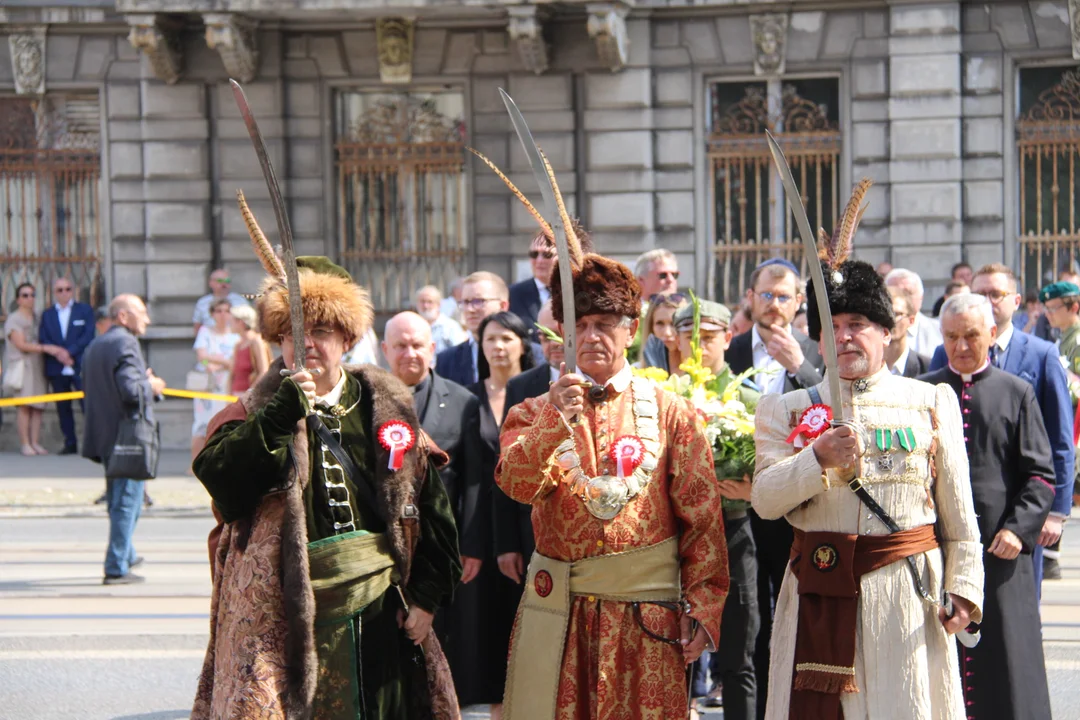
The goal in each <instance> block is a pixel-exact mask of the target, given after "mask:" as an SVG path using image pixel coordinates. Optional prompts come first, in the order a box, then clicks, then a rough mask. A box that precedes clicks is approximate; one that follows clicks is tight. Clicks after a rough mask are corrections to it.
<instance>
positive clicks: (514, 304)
mask: <svg viewBox="0 0 1080 720" xmlns="http://www.w3.org/2000/svg"><path fill="white" fill-rule="evenodd" d="M529 267H530V268H531V269H532V277H530V278H527V279H525V280H522V281H521V282H519V283H514V284H513V285H511V286H510V312H512V313H514V314H515V315H517V316H518V317H519V318H521V319H522V320H523V321H524V323H525V327H527V328H529V332H531V333H532V337H533V340H537V339H538V337H539V334H538V333H537V331H536V325H535V324H534V323H535V322H536V318H537V316H538V315H539V314H540V306H541V305H543V304H544V303H546V302H547V301H548V300H550V299H551V290H549V289H548V285H549V284H550V283H551V271H552V269H553V268H554V267H555V248H553V247H551V245H550V244H549V243H548V240H547V238H546V237H545V236H544V234H543V233H541V234H539V235H537V236H536V237H535V238H533V241H532V245H530V246H529Z"/></svg>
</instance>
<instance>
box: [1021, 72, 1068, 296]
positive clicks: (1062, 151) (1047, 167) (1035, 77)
mask: <svg viewBox="0 0 1080 720" xmlns="http://www.w3.org/2000/svg"><path fill="white" fill-rule="evenodd" d="M1051 82H1052V83H1053V84H1052V85H1051V86H1050V87H1046V85H1047V84H1049V83H1051ZM1020 84H1021V105H1020V108H1021V115H1020V119H1019V120H1018V121H1017V123H1016V148H1017V153H1018V155H1019V158H1018V160H1019V161H1018V163H1017V170H1018V172H1019V174H1020V178H1019V180H1020V182H1019V195H1020V198H1019V199H1020V237H1019V243H1018V244H1019V256H1020V277H1021V280H1022V282H1023V283H1024V286H1025V287H1029V288H1038V287H1041V286H1042V285H1044V284H1045V283H1047V282H1052V281H1053V280H1055V279H1056V277H1057V275H1058V274H1059V273H1061V272H1062V271H1063V270H1066V269H1072V268H1073V267H1074V263H1075V262H1076V258H1077V255H1078V251H1080V227H1078V221H1080V212H1078V206H1080V184H1078V183H1077V182H1076V171H1077V169H1078V167H1077V166H1078V165H1080V155H1078V153H1080V71H1077V70H1073V69H1070V68H1032V69H1030V70H1029V69H1023V70H1021V72H1020ZM1044 88H1045V89H1044Z"/></svg>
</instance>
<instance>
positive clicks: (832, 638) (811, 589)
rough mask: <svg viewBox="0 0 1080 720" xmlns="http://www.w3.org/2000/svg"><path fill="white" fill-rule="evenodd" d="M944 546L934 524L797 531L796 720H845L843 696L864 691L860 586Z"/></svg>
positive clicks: (793, 558)
mask: <svg viewBox="0 0 1080 720" xmlns="http://www.w3.org/2000/svg"><path fill="white" fill-rule="evenodd" d="M936 547H938V542H937V538H936V537H935V536H934V526H933V525H923V526H921V527H917V528H912V529H911V530H901V531H900V532H895V533H891V534H889V535H848V534H845V533H833V532H803V531H802V530H795V542H794V543H793V544H792V546H791V572H792V574H794V575H795V577H796V578H798V581H799V621H798V629H797V630H796V632H795V673H794V680H793V683H792V693H791V704H790V711H789V713H788V717H789V718H791V720H841V719H842V718H843V710H842V708H841V705H840V694H841V693H853V692H858V691H859V688H858V685H857V684H856V683H855V633H856V629H857V623H858V610H859V580H860V578H861V577H862V576H863V575H865V574H866V573H869V572H873V571H874V570H877V569H879V568H883V567H885V566H886V565H891V564H893V563H894V562H898V561H899V560H903V559H904V558H906V557H908V556H910V555H915V554H918V553H923V552H927V551H929V550H933V549H934V548H936Z"/></svg>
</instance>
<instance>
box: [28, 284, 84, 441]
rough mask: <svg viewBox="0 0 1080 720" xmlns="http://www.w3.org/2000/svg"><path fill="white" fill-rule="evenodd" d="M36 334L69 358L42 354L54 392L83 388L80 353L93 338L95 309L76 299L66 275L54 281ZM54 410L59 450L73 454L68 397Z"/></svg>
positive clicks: (72, 434)
mask: <svg viewBox="0 0 1080 720" xmlns="http://www.w3.org/2000/svg"><path fill="white" fill-rule="evenodd" d="M38 338H39V340H40V342H41V343H42V344H44V345H58V346H59V347H62V348H64V349H65V350H67V353H68V356H69V357H68V358H67V359H68V361H69V362H68V363H62V362H60V361H59V360H57V359H56V358H55V357H53V356H52V355H49V354H46V355H45V376H46V377H47V378H48V379H49V385H51V386H52V389H53V392H58V393H62V392H71V391H72V390H82V380H81V379H80V377H81V375H82V357H83V353H84V352H85V351H86V347H87V345H89V344H90V341H91V340H93V339H94V309H93V308H91V307H90V306H89V305H87V304H86V303H81V302H76V301H75V285H74V283H72V282H71V280H70V279H69V278H66V277H58V278H56V280H54V281H53V306H52V307H50V308H48V309H47V310H46V311H45V312H43V313H42V314H41V327H40V328H39V329H38ZM80 406H82V401H80ZM82 407H85V406H82ZM56 414H57V415H58V416H59V418H60V430H61V431H62V432H63V433H64V449H63V450H61V451H60V454H61V455H72V454H74V453H76V452H78V445H77V442H76V440H75V413H73V412H72V410H71V401H70V400H64V401H62V402H58V403H56Z"/></svg>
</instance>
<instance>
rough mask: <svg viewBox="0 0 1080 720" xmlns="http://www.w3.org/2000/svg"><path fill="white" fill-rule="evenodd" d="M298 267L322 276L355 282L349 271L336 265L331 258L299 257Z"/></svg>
mask: <svg viewBox="0 0 1080 720" xmlns="http://www.w3.org/2000/svg"><path fill="white" fill-rule="evenodd" d="M296 267H299V268H307V269H308V270H314V271H315V272H317V273H319V274H320V275H333V276H334V277H339V278H342V279H343V280H348V281H349V282H352V281H353V278H352V275H350V274H349V271H348V270H346V269H345V268H343V267H341V266H340V265H335V264H334V263H333V262H332V261H331V260H330V258H328V257H325V256H323V255H297V256H296Z"/></svg>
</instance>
